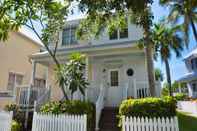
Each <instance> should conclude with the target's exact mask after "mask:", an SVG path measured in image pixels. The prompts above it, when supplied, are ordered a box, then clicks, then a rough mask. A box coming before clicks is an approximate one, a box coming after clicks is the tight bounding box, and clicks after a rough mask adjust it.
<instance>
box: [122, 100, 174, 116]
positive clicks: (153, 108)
mask: <svg viewBox="0 0 197 131" xmlns="http://www.w3.org/2000/svg"><path fill="white" fill-rule="evenodd" d="M122 115H125V116H136V117H138V116H139V117H170V116H175V115H176V100H175V99H174V98H172V97H164V98H143V99H129V100H125V101H123V102H122V104H121V105H120V108H119V116H122Z"/></svg>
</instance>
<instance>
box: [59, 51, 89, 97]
mask: <svg viewBox="0 0 197 131" xmlns="http://www.w3.org/2000/svg"><path fill="white" fill-rule="evenodd" d="M56 71H57V74H58V75H57V77H58V79H57V80H58V83H59V85H60V86H61V87H63V88H64V90H69V91H71V99H72V98H73V93H74V92H76V91H78V90H79V91H80V92H81V94H83V96H85V91H84V90H85V89H86V88H87V85H88V82H87V80H86V78H85V75H84V73H85V55H82V54H80V53H74V54H71V55H70V57H69V61H68V62H67V63H66V64H65V65H61V68H58V69H57V70H56ZM67 99H68V97H67Z"/></svg>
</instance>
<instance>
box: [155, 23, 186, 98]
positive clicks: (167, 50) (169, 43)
mask: <svg viewBox="0 0 197 131" xmlns="http://www.w3.org/2000/svg"><path fill="white" fill-rule="evenodd" d="M179 29H180V26H176V27H172V28H169V27H167V26H166V25H165V24H155V26H154V29H153V31H152V38H153V43H154V45H155V46H154V47H155V53H154V55H155V58H157V57H158V56H160V58H161V60H162V61H163V62H164V63H165V68H166V76H167V83H168V86H169V90H170V92H169V93H170V96H172V85H171V76H170V65H169V59H170V58H171V55H172V51H173V52H174V53H175V54H176V57H180V56H181V51H182V50H183V45H184V44H183V43H184V42H183V41H184V40H183V39H182V38H181V36H180V34H178V33H177V32H178V30H179Z"/></svg>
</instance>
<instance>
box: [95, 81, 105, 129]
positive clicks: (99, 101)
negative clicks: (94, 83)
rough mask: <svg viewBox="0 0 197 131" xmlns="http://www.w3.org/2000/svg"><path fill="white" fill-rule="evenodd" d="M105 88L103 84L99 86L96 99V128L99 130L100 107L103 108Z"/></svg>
mask: <svg viewBox="0 0 197 131" xmlns="http://www.w3.org/2000/svg"><path fill="white" fill-rule="evenodd" d="M104 98H105V88H104V86H103V84H101V87H100V94H99V97H98V99H97V101H96V130H99V120H100V117H101V112H102V109H103V108H104Z"/></svg>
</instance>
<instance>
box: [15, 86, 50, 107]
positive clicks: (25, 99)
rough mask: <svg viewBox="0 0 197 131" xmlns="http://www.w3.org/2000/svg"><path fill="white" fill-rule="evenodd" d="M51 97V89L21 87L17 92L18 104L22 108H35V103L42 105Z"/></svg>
mask: <svg viewBox="0 0 197 131" xmlns="http://www.w3.org/2000/svg"><path fill="white" fill-rule="evenodd" d="M49 95H50V88H36V87H28V86H20V87H17V90H16V103H17V104H18V105H19V106H21V107H27V106H28V107H33V106H34V102H35V101H37V104H40V103H42V102H43V101H46V99H47V98H48V99H49Z"/></svg>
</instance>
